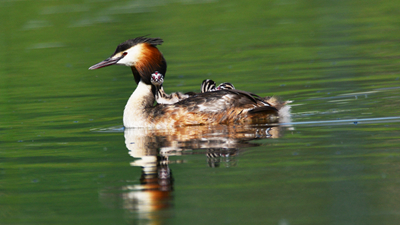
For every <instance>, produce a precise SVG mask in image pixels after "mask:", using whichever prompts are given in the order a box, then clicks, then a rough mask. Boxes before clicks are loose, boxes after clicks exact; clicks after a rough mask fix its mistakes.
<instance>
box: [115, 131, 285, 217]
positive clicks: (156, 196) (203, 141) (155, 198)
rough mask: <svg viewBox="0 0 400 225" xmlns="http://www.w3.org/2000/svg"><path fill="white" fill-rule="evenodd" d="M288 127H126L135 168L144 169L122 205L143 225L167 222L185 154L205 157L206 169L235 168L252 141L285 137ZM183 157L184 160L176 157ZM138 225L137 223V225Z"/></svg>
mask: <svg viewBox="0 0 400 225" xmlns="http://www.w3.org/2000/svg"><path fill="white" fill-rule="evenodd" d="M286 129H287V127H281V126H251V127H250V126H226V125H217V126H192V127H175V128H171V129H163V130H155V129H145V128H137V129H125V131H124V136H125V144H126V147H127V149H128V150H129V154H130V155H131V156H132V157H133V158H134V159H135V160H134V161H133V162H131V164H130V165H131V166H138V167H141V169H142V171H141V173H142V174H141V178H140V182H139V184H137V185H126V186H124V187H122V190H123V194H122V202H123V203H122V205H123V208H124V209H126V210H127V212H130V214H131V213H133V212H134V213H135V214H136V215H137V216H135V218H136V219H138V220H139V224H161V223H163V221H164V220H165V219H167V218H169V217H172V215H170V214H171V210H168V209H169V208H171V207H172V205H173V204H172V202H173V194H172V192H173V190H174V178H173V176H172V171H171V168H170V166H171V165H173V164H177V163H185V161H184V160H182V159H179V157H173V158H174V160H171V156H181V155H194V154H202V155H204V156H205V159H206V162H205V166H209V167H213V168H214V167H221V166H224V167H234V166H236V165H237V160H236V158H237V156H238V155H240V153H241V152H243V151H245V149H248V148H250V147H255V146H259V145H260V144H258V143H252V142H250V141H252V140H256V139H266V138H279V137H281V136H282V134H283V131H284V130H286ZM176 158H178V159H176ZM135 224H136V223H135Z"/></svg>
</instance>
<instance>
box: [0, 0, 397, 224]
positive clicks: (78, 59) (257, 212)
mask: <svg viewBox="0 0 400 225" xmlns="http://www.w3.org/2000/svg"><path fill="white" fill-rule="evenodd" d="M399 7H400V3H397V2H396V1H379V2H378V1H356V0H350V1H294V0H281V1H252V2H249V1H237V0H234V1H214V0H199V1H195V0H187V1H183V0H182V1H107V0H105V1H104V0H103V1H101V0H98V1H96V0H90V1H89V0H88V1H3V2H2V3H1V6H0V10H1V11H0V15H1V21H2V26H1V32H0V50H1V51H0V68H1V69H0V118H1V120H0V224H278V225H289V224H398V221H399V220H400V218H399V215H400V204H399V199H400V193H399V191H398V189H399V188H398V187H399V182H400V176H399V175H398V170H397V169H399V166H400V163H399V162H400V157H399V156H400V155H399V153H400V151H399V150H400V132H399V130H400V123H399V122H400V118H399V117H400V113H399V111H400V107H399V103H400V98H399V93H400V92H399V91H400V80H399V78H400V74H399V69H398V68H399V52H400V45H399V44H398V37H399V36H400V30H399V29H398V28H399V26H400V22H399V21H400V15H399V13H398V8H399ZM147 34H150V36H151V37H162V38H163V39H164V41H165V42H164V44H163V45H161V46H160V50H161V51H162V52H163V53H164V56H165V58H166V60H167V62H168V72H167V74H166V80H165V89H166V92H167V93H169V92H173V91H181V92H187V91H198V90H199V88H200V83H201V81H202V80H204V79H207V78H209V79H213V80H215V81H216V82H217V83H220V82H231V83H233V84H234V85H235V87H236V88H237V89H241V90H246V91H251V92H254V93H256V94H259V95H262V96H266V95H276V96H280V97H281V98H282V99H289V100H294V102H293V104H292V105H293V106H292V120H293V123H292V124H287V125H286V126H283V127H272V128H271V127H267V126H258V127H235V128H232V127H210V128H208V127H207V128H200V129H197V128H195V129H191V128H186V129H183V130H174V131H158V132H150V133H146V132H142V131H140V130H139V132H128V131H125V132H124V131H123V130H122V111H123V108H124V106H125V103H126V101H127V99H128V97H129V95H130V94H131V93H132V91H133V90H134V88H135V87H136V84H135V83H134V81H133V76H132V75H131V72H130V69H129V68H126V67H122V66H121V67H118V66H114V67H107V68H104V69H101V70H96V71H89V70H88V67H89V66H91V65H93V64H95V63H97V62H99V61H101V60H103V59H105V58H107V57H108V56H109V55H111V53H113V52H114V50H115V47H116V46H117V45H118V44H119V43H121V42H123V41H125V40H126V39H130V38H134V37H137V36H141V35H147ZM132 145H134V146H133V147H132ZM136 145H137V146H139V147H135V146H136ZM138 149H139V150H138ZM144 150H146V151H144ZM155 156H159V158H158V159H156V158H155ZM146 160H147V161H146ZM154 172H158V173H159V175H158V177H157V176H156V175H154ZM160 174H162V175H160ZM163 176H166V177H165V178H161V177H163Z"/></svg>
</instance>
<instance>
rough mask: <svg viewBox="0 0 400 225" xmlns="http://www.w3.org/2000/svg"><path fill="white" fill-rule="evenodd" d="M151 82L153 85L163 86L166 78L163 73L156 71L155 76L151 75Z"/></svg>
mask: <svg viewBox="0 0 400 225" xmlns="http://www.w3.org/2000/svg"><path fill="white" fill-rule="evenodd" d="M150 81H151V84H153V85H155V86H161V85H162V84H163V83H164V78H163V75H162V74H161V73H159V72H158V71H156V72H154V73H153V74H151V79H150Z"/></svg>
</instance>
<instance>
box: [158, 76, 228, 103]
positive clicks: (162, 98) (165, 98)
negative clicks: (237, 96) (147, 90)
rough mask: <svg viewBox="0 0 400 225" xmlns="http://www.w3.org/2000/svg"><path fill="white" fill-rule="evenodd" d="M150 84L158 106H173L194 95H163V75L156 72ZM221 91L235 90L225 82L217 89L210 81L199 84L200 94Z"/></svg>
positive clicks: (179, 93) (176, 93)
mask: <svg viewBox="0 0 400 225" xmlns="http://www.w3.org/2000/svg"><path fill="white" fill-rule="evenodd" d="M150 82H151V84H153V85H154V86H155V87H156V96H155V97H156V101H157V103H158V104H174V103H177V102H179V101H181V100H183V99H186V98H189V97H190V96H193V95H195V94H196V93H194V92H188V93H185V94H183V93H181V92H173V93H171V94H167V93H165V91H164V88H163V86H162V85H163V83H164V78H163V75H162V74H161V73H159V72H158V71H156V72H154V73H153V74H151V79H150ZM222 89H235V87H234V86H233V84H231V83H227V82H225V83H221V84H220V85H219V86H218V87H215V82H214V81H213V80H210V79H207V80H204V81H203V83H202V84H201V93H204V92H210V91H217V90H222Z"/></svg>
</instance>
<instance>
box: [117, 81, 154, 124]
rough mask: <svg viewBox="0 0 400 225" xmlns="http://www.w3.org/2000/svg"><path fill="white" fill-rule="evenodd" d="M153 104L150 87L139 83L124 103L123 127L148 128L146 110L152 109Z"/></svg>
mask: <svg viewBox="0 0 400 225" xmlns="http://www.w3.org/2000/svg"><path fill="white" fill-rule="evenodd" d="M153 104H154V95H153V93H152V91H151V85H149V84H145V83H144V82H142V81H140V82H139V84H138V86H137V87H136V89H135V91H134V92H133V93H132V95H131V97H129V100H128V102H127V103H126V106H125V110H124V117H123V120H124V126H125V127H126V128H130V127H146V126H148V123H147V118H148V115H147V112H146V108H149V107H152V106H153Z"/></svg>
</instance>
